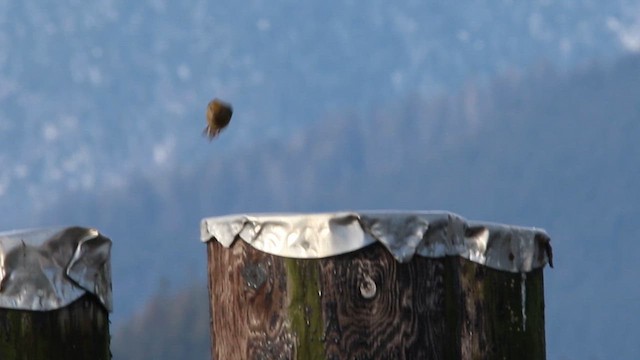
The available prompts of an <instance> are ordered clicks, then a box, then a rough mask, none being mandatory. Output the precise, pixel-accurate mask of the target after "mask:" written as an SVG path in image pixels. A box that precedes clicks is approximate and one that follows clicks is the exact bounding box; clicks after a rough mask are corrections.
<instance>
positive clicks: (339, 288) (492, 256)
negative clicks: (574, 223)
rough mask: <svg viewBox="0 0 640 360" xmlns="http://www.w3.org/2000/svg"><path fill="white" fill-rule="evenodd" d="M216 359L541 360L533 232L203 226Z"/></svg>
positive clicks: (399, 219) (439, 224)
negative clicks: (473, 359) (408, 359)
mask: <svg viewBox="0 0 640 360" xmlns="http://www.w3.org/2000/svg"><path fill="white" fill-rule="evenodd" d="M201 239H202V240H203V241H205V242H207V248H208V257H209V263H208V271H209V289H210V297H211V299H210V303H211V314H212V329H211V335H212V344H213V348H212V349H213V354H212V356H213V357H215V358H218V359H245V358H275V359H280V358H283V359H352V358H362V359H375V358H385V359H386V358H416V359H417V358H420V359H441V358H447V359H468V358H489V359H490V358H519V359H543V358H545V341H544V288H543V276H542V268H543V267H544V266H545V265H546V264H547V263H549V264H551V260H552V255H551V246H550V243H549V237H548V235H547V234H546V233H545V232H544V231H543V230H539V229H534V228H522V227H514V226H507V225H499V224H490V223H481V222H469V221H466V220H465V219H463V218H462V217H460V216H458V215H455V214H452V213H447V212H397V211H385V212H342V213H323V214H258V215H231V216H225V217H217V218H208V219H204V220H203V221H202V226H201Z"/></svg>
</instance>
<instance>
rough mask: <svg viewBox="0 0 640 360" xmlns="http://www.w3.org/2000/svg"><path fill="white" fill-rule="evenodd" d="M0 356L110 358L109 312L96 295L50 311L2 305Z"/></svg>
mask: <svg viewBox="0 0 640 360" xmlns="http://www.w3.org/2000/svg"><path fill="white" fill-rule="evenodd" d="M0 334H1V336H0V359H2V360H23V359H32V360H47V359H68V360H84V359H96V360H103V359H111V353H110V351H109V343H110V336H109V314H108V312H107V310H106V309H105V308H104V307H103V306H102V304H101V303H100V302H99V301H98V299H96V298H95V297H94V296H93V295H89V294H87V295H84V296H83V297H81V298H80V299H78V300H76V301H74V302H73V303H71V304H69V305H67V306H66V307H64V308H61V309H58V310H51V311H28V310H9V309H0Z"/></svg>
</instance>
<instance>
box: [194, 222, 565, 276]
mask: <svg viewBox="0 0 640 360" xmlns="http://www.w3.org/2000/svg"><path fill="white" fill-rule="evenodd" d="M200 230H201V240H202V241H204V242H207V241H210V240H217V241H218V242H220V243H221V244H222V245H223V246H225V247H229V246H231V244H232V243H233V242H234V241H235V240H236V239H237V238H240V239H242V240H243V241H245V242H247V243H248V244H250V245H251V246H253V247H254V248H256V249H258V250H261V251H264V252H267V253H270V254H273V255H279V256H284V257H291V258H301V259H313V258H323V257H328V256H334V255H338V254H343V253H347V252H350V251H355V250H358V249H361V248H363V247H365V246H367V245H369V244H372V243H374V242H376V241H377V242H380V243H381V244H383V245H384V246H385V247H386V248H387V249H388V250H389V251H390V252H391V254H392V255H393V256H394V257H395V258H396V260H398V261H399V262H407V261H410V260H411V259H412V258H413V256H414V255H416V254H417V255H420V256H426V257H434V258H438V257H443V256H452V255H455V256H461V257H463V258H465V259H468V260H471V261H474V262H476V263H478V264H482V265H486V266H488V267H491V268H494V269H498V270H504V271H510V272H527V271H531V270H533V269H536V268H540V267H543V266H544V265H546V264H547V263H549V264H550V265H551V267H553V263H552V252H551V245H550V239H549V236H548V235H547V234H546V232H545V231H544V230H541V229H536V228H524V227H516V226H508V225H501V224H492V223H482V222H470V221H467V220H465V219H464V218H462V217H461V216H459V215H456V214H453V213H449V212H429V211H422V212H400V211H363V212H337V213H320V214H247V215H228V216H222V217H212V218H206V219H203V220H202V223H201V228H200Z"/></svg>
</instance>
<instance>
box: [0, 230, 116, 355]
mask: <svg viewBox="0 0 640 360" xmlns="http://www.w3.org/2000/svg"><path fill="white" fill-rule="evenodd" d="M110 253H111V240H109V239H108V238H106V237H104V236H103V235H101V234H100V233H99V232H98V231H97V230H95V229H90V228H81V227H70V228H63V229H42V230H25V231H12V232H4V233H0V256H1V259H2V261H1V262H0V334H1V336H0V359H3V360H22V359H33V360H41V359H42V360H45V359H65V360H76V359H78V360H80V359H97V360H103V359H105V360H106V359H111V353H110V350H109V343H110V336H109V314H108V313H109V311H111V302H112V299H111V268H110V266H111V265H110Z"/></svg>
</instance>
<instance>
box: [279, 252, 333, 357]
mask: <svg viewBox="0 0 640 360" xmlns="http://www.w3.org/2000/svg"><path fill="white" fill-rule="evenodd" d="M284 263H285V267H286V271H287V289H288V294H289V308H288V311H289V319H290V324H291V330H292V332H293V333H294V334H296V337H297V349H296V358H298V359H324V358H325V352H324V343H323V341H322V336H323V332H322V331H323V330H322V328H323V326H322V324H323V321H322V306H321V298H320V296H321V295H320V275H319V264H318V260H308V259H307V260H297V259H285V260H284Z"/></svg>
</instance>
